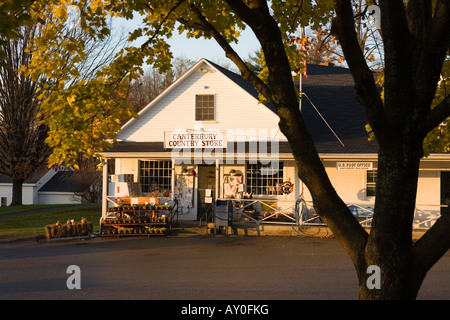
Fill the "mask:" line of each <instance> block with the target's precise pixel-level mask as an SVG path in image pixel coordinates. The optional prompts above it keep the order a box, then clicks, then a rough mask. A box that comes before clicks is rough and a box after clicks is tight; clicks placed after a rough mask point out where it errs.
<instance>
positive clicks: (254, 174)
mask: <svg viewBox="0 0 450 320" xmlns="http://www.w3.org/2000/svg"><path fill="white" fill-rule="evenodd" d="M282 183H283V162H278V166H277V165H275V164H274V163H273V162H272V163H270V164H268V165H263V164H261V163H259V162H258V163H256V164H250V163H247V192H248V193H253V194H262V195H278V194H281V190H280V186H281V184H282Z"/></svg>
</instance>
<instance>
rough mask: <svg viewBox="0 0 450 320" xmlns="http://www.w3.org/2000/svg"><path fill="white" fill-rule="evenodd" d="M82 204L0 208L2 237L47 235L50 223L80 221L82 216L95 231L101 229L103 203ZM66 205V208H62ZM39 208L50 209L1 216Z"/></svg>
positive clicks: (0, 234) (0, 233)
mask: <svg viewBox="0 0 450 320" xmlns="http://www.w3.org/2000/svg"><path fill="white" fill-rule="evenodd" d="M85 205H86V204H81V205H25V206H15V207H1V208H0V239H1V238H11V237H23V236H31V235H45V229H44V227H45V226H46V225H48V224H54V223H56V222H57V221H59V222H61V223H66V221H67V220H69V219H70V220H75V221H78V222H80V220H81V218H86V219H87V221H89V222H92V223H93V225H94V232H96V231H98V230H99V221H100V217H101V215H102V213H101V205H100V204H98V205H95V206H94V207H87V208H83V207H82V206H85ZM61 207H64V208H61ZM37 209H49V210H47V211H42V212H35V213H30V214H23V215H17V216H14V217H8V218H3V219H2V218H1V217H2V216H5V215H8V214H13V213H18V212H27V211H31V210H37Z"/></svg>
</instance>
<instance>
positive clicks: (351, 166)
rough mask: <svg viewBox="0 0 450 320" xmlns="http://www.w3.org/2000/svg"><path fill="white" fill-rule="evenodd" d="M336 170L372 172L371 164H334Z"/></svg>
mask: <svg viewBox="0 0 450 320" xmlns="http://www.w3.org/2000/svg"><path fill="white" fill-rule="evenodd" d="M336 169H337V170H373V162H336Z"/></svg>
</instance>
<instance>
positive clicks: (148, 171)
mask: <svg viewBox="0 0 450 320" xmlns="http://www.w3.org/2000/svg"><path fill="white" fill-rule="evenodd" d="M139 181H140V183H141V187H142V192H143V193H150V192H154V193H155V194H160V193H163V192H164V190H169V191H170V190H171V187H172V161H170V160H161V161H155V160H149V161H139Z"/></svg>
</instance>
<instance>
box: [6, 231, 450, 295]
mask: <svg viewBox="0 0 450 320" xmlns="http://www.w3.org/2000/svg"><path fill="white" fill-rule="evenodd" d="M0 261H1V263H0V299H1V300H10V299H14V300H16V299H20V300H27V299H33V300H35V299H38V300H55V299H57V300H58V299H63V300H71V299H77V300H79V299H89V300H116V299H120V300H261V301H268V300H356V299H357V298H358V288H357V287H358V286H357V278H356V273H355V271H354V269H353V266H352V264H351V261H350V259H349V258H348V257H347V255H346V253H345V252H344V250H343V249H342V248H341V247H340V245H339V243H338V242H337V241H336V240H335V239H320V238H302V237H278V236H262V237H256V236H251V237H245V236H229V237H225V236H206V237H205V236H191V237H179V236H175V237H171V236H168V237H160V238H120V239H116V238H114V239H112V238H94V239H90V240H72V241H57V242H46V241H41V242H36V241H25V242H13V243H3V244H0ZM69 266H77V267H78V268H79V271H80V272H79V274H78V275H79V284H80V289H77V288H75V289H69V288H68V283H70V281H71V280H73V279H74V278H72V275H75V273H73V274H72V272H68V267H69ZM69 278H71V279H69ZM73 283H75V282H73ZM418 299H424V300H428V299H445V300H447V299H450V254H449V253H447V254H446V255H445V256H444V257H443V258H442V259H441V260H440V261H439V262H438V263H437V264H436V265H435V266H434V268H433V269H432V270H431V271H430V272H429V274H428V276H427V278H426V279H425V281H424V284H423V286H422V289H421V291H420V293H419V296H418Z"/></svg>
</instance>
